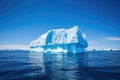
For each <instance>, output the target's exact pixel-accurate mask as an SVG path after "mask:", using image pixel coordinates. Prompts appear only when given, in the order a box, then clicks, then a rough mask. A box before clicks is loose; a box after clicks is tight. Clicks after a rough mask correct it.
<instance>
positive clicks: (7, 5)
mask: <svg viewBox="0 0 120 80" xmlns="http://www.w3.org/2000/svg"><path fill="white" fill-rule="evenodd" d="M119 4H120V0H0V48H3V47H4V48H5V47H10V46H11V47H12V46H13V47H16V46H17V47H18V46H20V47H21V46H22V45H23V46H25V45H27V46H28V45H29V43H30V42H31V41H32V40H34V39H36V38H37V37H39V36H40V35H41V34H43V33H45V32H47V31H48V30H50V29H58V28H70V27H73V26H79V28H80V29H81V31H82V32H84V33H86V36H87V40H88V44H89V47H88V49H110V48H113V49H120V5H119Z"/></svg>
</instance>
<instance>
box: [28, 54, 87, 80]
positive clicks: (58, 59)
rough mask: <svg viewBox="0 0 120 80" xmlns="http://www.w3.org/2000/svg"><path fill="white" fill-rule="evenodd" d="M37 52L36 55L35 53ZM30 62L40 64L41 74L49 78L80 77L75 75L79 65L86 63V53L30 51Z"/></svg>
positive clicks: (65, 79)
mask: <svg viewBox="0 0 120 80" xmlns="http://www.w3.org/2000/svg"><path fill="white" fill-rule="evenodd" d="M36 54H37V55H36ZM29 57H30V62H32V63H34V65H35V66H36V65H37V66H40V67H41V68H42V69H43V70H42V71H41V72H42V74H44V75H46V76H47V77H48V78H49V79H50V80H56V79H57V80H73V79H77V77H78V78H80V77H79V76H76V73H77V72H79V70H78V69H79V68H80V67H84V66H85V65H86V58H87V56H86V53H80V54H73V53H68V54H59V53H56V54H50V53H47V54H46V53H44V54H43V53H30V55H29Z"/></svg>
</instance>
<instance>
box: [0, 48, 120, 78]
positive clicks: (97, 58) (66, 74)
mask: <svg viewBox="0 0 120 80" xmlns="http://www.w3.org/2000/svg"><path fill="white" fill-rule="evenodd" d="M0 80H120V51H89V52H86V53H77V54H74V53H54V54H52V53H37V52H29V51H5V50H4V51H0Z"/></svg>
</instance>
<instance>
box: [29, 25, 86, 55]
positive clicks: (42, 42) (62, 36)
mask: <svg viewBox="0 0 120 80" xmlns="http://www.w3.org/2000/svg"><path fill="white" fill-rule="evenodd" d="M87 47H88V43H87V38H86V35H85V33H82V32H81V31H80V29H79V27H78V26H74V27H72V28H69V29H64V28H61V29H53V30H49V31H48V32H46V33H44V34H42V35H40V37H38V38H37V39H36V40H33V41H31V42H30V51H35V52H55V53H56V52H69V53H80V52H85V51H86V48H87Z"/></svg>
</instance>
